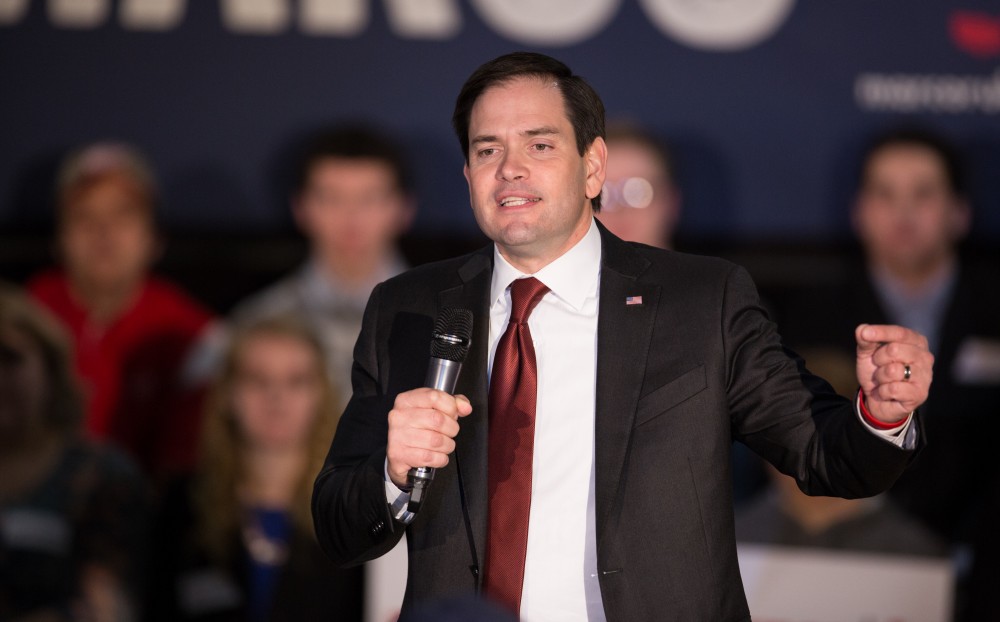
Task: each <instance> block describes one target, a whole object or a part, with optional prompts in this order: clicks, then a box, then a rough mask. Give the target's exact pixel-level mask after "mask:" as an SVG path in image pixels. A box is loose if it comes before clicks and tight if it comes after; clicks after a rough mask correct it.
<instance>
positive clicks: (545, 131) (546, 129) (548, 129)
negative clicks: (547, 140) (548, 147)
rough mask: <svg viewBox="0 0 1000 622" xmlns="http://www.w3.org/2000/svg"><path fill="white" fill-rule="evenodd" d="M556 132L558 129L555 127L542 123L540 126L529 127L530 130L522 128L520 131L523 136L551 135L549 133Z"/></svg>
mask: <svg viewBox="0 0 1000 622" xmlns="http://www.w3.org/2000/svg"><path fill="white" fill-rule="evenodd" d="M558 133H559V130H558V129H556V128H554V127H552V126H549V125H543V126H542V127H536V128H533V129H530V130H524V131H523V132H521V134H522V135H524V136H548V135H551V134H558Z"/></svg>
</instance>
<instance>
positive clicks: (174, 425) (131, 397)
mask: <svg viewBox="0 0 1000 622" xmlns="http://www.w3.org/2000/svg"><path fill="white" fill-rule="evenodd" d="M57 184H58V185H57V193H56V203H57V237H56V242H57V248H58V253H59V258H60V259H61V264H62V265H61V267H60V268H57V269H51V270H47V271H45V272H43V273H41V274H39V275H37V276H35V277H34V278H33V279H31V281H30V282H29V283H28V289H29V290H30V292H31V294H32V295H33V296H34V297H35V298H36V299H37V300H38V301H39V302H41V303H42V304H43V305H44V306H46V307H48V308H49V309H50V310H51V311H52V312H53V313H54V314H55V315H56V316H57V317H58V318H59V319H60V320H62V322H63V323H64V324H65V325H66V327H67V328H68V329H69V331H70V334H71V335H72V338H73V341H74V342H75V350H76V351H75V363H76V369H77V372H78V373H79V375H80V376H81V378H82V380H83V382H84V389H85V403H86V416H85V420H84V422H85V428H86V430H87V432H88V433H89V434H90V435H92V436H93V437H96V438H102V439H109V440H112V441H114V442H116V443H118V444H120V445H121V446H122V447H123V448H125V449H126V450H127V451H128V452H129V453H131V455H132V456H133V457H134V458H135V459H136V460H137V461H138V462H139V463H140V464H141V465H142V466H143V467H144V468H145V470H146V471H147V472H148V473H149V474H150V475H151V476H153V478H154V479H156V480H161V479H162V478H163V477H164V476H165V474H166V473H169V472H172V471H176V470H184V469H186V468H188V467H190V466H191V464H192V463H193V461H194V454H195V447H196V439H195V438H194V437H195V435H196V431H197V429H198V428H197V425H198V422H197V413H198V411H199V408H198V405H197V404H198V401H199V399H198V395H199V390H198V388H197V387H198V384H199V382H198V381H197V378H196V376H197V374H196V373H195V372H194V368H195V365H194V352H195V350H196V348H195V345H196V344H197V343H198V342H199V340H200V339H201V338H203V337H205V336H207V334H208V333H209V331H207V330H206V329H207V328H208V327H209V326H210V325H212V315H211V314H210V312H209V311H208V310H207V309H205V308H204V307H202V305H200V304H199V303H197V302H196V301H194V300H193V299H192V298H191V297H190V296H188V295H187V294H186V293H184V292H183V291H181V290H180V289H179V288H178V287H177V286H175V285H173V284H171V283H169V282H167V281H165V280H163V279H161V278H159V277H156V276H153V275H152V274H151V273H150V271H151V267H152V265H153V263H154V262H155V260H156V259H157V257H158V255H159V252H160V242H159V239H158V236H157V228H156V217H155V212H156V207H157V203H158V201H159V197H158V193H157V187H156V182H155V180H154V177H153V174H152V172H151V169H150V167H149V166H148V165H147V163H146V162H145V160H144V158H143V157H142V156H141V155H140V154H139V153H138V152H137V151H136V150H135V149H133V148H132V147H129V146H127V145H124V144H117V143H97V144H92V145H89V146H86V147H84V148H82V149H81V150H79V151H77V152H76V153H74V154H72V155H70V156H69V158H68V159H67V160H66V161H65V162H64V164H63V166H62V168H61V170H60V172H59V177H58V182H57Z"/></svg>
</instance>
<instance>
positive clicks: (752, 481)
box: [0, 123, 1000, 622]
mask: <svg viewBox="0 0 1000 622" xmlns="http://www.w3.org/2000/svg"><path fill="white" fill-rule="evenodd" d="M607 142H608V145H609V161H608V167H607V171H608V178H607V180H606V184H605V188H604V198H603V207H602V209H601V212H600V213H599V214H598V218H599V219H600V220H601V221H602V222H603V223H604V224H605V225H606V226H607V227H608V228H609V229H610V230H611V231H612V232H614V233H616V234H617V235H619V236H621V237H623V238H625V239H628V240H632V241H636V242H641V243H644V244H648V245H652V246H658V247H663V248H673V247H674V232H675V229H676V226H677V224H678V222H679V221H680V220H681V219H682V218H683V216H682V205H683V193H682V191H681V190H682V189H681V188H680V187H679V184H678V181H677V178H676V174H675V162H674V155H673V154H672V153H671V151H670V149H669V148H668V146H667V144H666V143H665V142H664V141H663V140H662V139H661V137H658V136H656V135H654V134H652V133H650V132H648V131H646V130H644V129H643V128H641V127H639V126H636V125H632V124H628V123H613V124H611V125H609V127H608V136H607ZM295 170H296V171H297V175H296V177H295V186H294V192H293V193H292V197H291V200H290V209H291V212H292V215H293V217H294V222H295V224H296V226H297V227H298V229H299V230H300V231H301V232H302V234H303V235H304V237H305V239H306V240H307V243H308V246H309V253H308V258H307V259H306V261H305V262H304V264H303V265H301V266H300V267H298V268H297V269H296V270H295V271H294V272H292V273H291V274H289V275H287V276H285V277H284V278H282V279H281V280H280V281H278V282H277V283H274V284H273V285H270V286H269V287H267V288H266V289H264V290H263V291H260V292H258V293H256V294H254V295H252V296H250V297H249V298H248V299H246V300H244V301H242V302H240V303H239V304H237V305H236V306H235V307H234V308H233V309H232V311H231V312H230V313H229V314H228V315H227V316H226V317H220V316H218V315H216V313H215V312H213V310H211V309H209V308H207V307H206V306H205V305H204V304H202V303H201V302H199V301H198V300H196V299H194V298H193V297H192V296H191V295H190V294H188V293H187V292H185V290H184V289H183V288H182V287H180V286H179V285H178V284H176V283H172V282H170V281H169V280H166V279H165V278H163V277H161V276H159V275H157V273H156V272H155V269H154V268H155V265H156V262H157V259H158V257H159V256H160V254H161V253H162V250H163V241H162V240H163V237H162V231H161V228H160V227H159V226H158V224H157V223H158V220H159V214H160V213H161V211H162V206H161V205H160V193H159V190H158V187H157V181H156V175H155V173H154V171H153V170H152V169H151V167H150V166H149V164H148V163H147V161H146V160H145V158H144V156H143V154H142V153H141V152H140V151H139V150H138V149H136V148H135V147H133V146H130V145H127V144H121V143H113V142H107V143H98V144H92V145H86V146H82V147H81V148H80V149H79V150H77V151H75V152H73V153H70V154H68V155H67V157H66V159H65V161H64V163H63V165H62V167H61V168H60V170H59V173H58V176H57V178H56V179H55V180H53V184H54V187H55V193H54V197H55V205H54V209H55V222H56V230H55V233H54V238H53V239H54V246H55V248H56V249H57V256H58V262H57V265H56V266H54V267H52V268H50V269H46V270H44V271H42V272H39V273H38V274H36V275H34V276H32V277H31V278H30V279H29V280H28V281H27V282H25V283H23V284H19V285H15V284H2V286H0V473H2V474H3V476H2V477H0V620H11V621H47V620H86V621H91V620H93V621H104V620H115V621H118V620H146V619H149V620H255V621H265V620H320V619H322V620H362V619H364V615H365V612H364V608H365V602H364V601H365V592H366V586H365V583H366V580H367V581H371V580H372V577H371V576H368V577H367V579H366V576H365V574H364V572H363V569H361V568H352V569H341V568H337V567H334V566H333V565H332V563H330V562H329V561H328V560H327V559H326V558H325V557H324V555H323V554H322V552H321V551H320V549H319V546H318V544H317V542H316V540H315V537H314V535H313V527H312V517H311V515H310V510H309V507H310V495H311V491H312V482H313V478H314V477H315V475H316V473H317V472H318V470H319V467H320V465H321V464H322V461H323V459H324V457H325V454H326V451H327V450H328V448H329V445H330V440H331V439H332V437H333V434H334V431H335V429H336V426H337V421H338V417H339V415H340V412H341V411H342V410H343V408H344V406H345V405H346V403H347V401H348V400H349V399H350V397H351V379H350V376H351V361H352V351H353V346H354V341H355V339H356V337H357V334H358V331H359V329H360V326H361V321H362V316H363V313H364V310H365V304H366V302H367V300H368V296H369V294H370V292H371V291H372V289H373V288H374V287H375V285H377V284H378V283H379V282H381V281H383V280H385V279H388V278H390V277H392V276H394V275H396V274H398V273H400V272H402V271H403V270H405V269H406V268H407V267H408V266H407V263H406V260H405V259H404V258H403V255H402V253H401V252H400V250H399V240H400V238H401V236H403V235H404V234H405V233H406V231H407V229H408V227H409V225H410V223H411V222H412V220H413V217H414V214H415V211H416V208H417V198H416V197H415V195H414V192H413V187H412V184H411V179H410V175H409V171H408V167H407V163H406V161H405V158H404V156H403V152H402V150H401V149H400V147H399V146H398V145H397V144H396V143H395V142H394V141H393V140H392V138H391V137H388V136H385V135H383V134H382V133H381V132H379V131H377V130H374V129H372V128H370V127H365V126H360V125H345V126H337V127H333V128H329V129H325V130H321V131H318V132H316V133H315V134H314V135H313V136H311V137H310V139H309V140H307V141H306V142H305V143H304V144H303V145H302V146H301V149H300V153H299V155H298V160H297V162H295ZM844 208H845V210H850V215H851V221H852V224H853V230H854V231H855V233H856V235H857V240H858V242H859V248H860V249H861V251H862V252H861V253H860V254H859V256H857V257H856V258H854V259H855V261H854V269H853V271H852V272H851V273H850V275H849V277H848V278H847V279H845V280H844V281H843V283H842V285H841V286H838V287H833V288H831V287H826V286H825V287H823V288H818V291H812V289H811V288H804V289H802V291H798V292H796V294H795V295H794V296H791V297H790V298H789V300H787V301H783V302H782V304H780V305H774V306H773V308H772V309H771V312H772V315H773V316H774V318H775V320H776V321H777V322H778V325H779V332H781V334H782V335H783V336H784V339H785V342H786V345H787V347H789V348H791V349H793V350H795V351H796V352H798V353H799V354H800V355H801V356H803V357H804V358H805V360H806V363H807V365H808V366H809V367H810V369H812V370H813V371H815V372H817V373H818V374H819V375H820V376H822V377H824V378H827V379H828V380H829V381H830V382H831V383H832V384H833V385H834V388H835V389H837V390H838V392H841V393H843V394H844V395H847V396H849V397H853V396H854V394H855V392H856V388H857V380H856V379H855V378H854V347H855V346H854V341H853V334H854V327H855V326H856V325H857V324H859V323H862V322H867V323H896V324H902V325H904V326H907V327H910V328H913V329H916V330H918V331H920V332H921V333H923V334H924V335H926V336H927V337H928V340H929V342H930V347H931V350H932V352H933V353H934V355H935V357H936V363H935V372H934V383H933V385H932V387H931V393H930V398H929V400H928V402H927V404H926V405H925V406H924V407H923V409H922V410H923V418H922V421H923V425H924V430H923V433H925V434H926V435H927V439H928V444H927V447H926V449H924V450H923V451H922V453H921V455H920V456H919V457H918V458H917V459H916V461H915V462H914V464H913V466H912V468H911V469H909V470H908V471H907V472H906V473H905V474H904V476H903V477H902V478H901V479H900V481H899V482H898V484H897V485H896V486H895V487H894V488H893V489H892V490H891V491H890V492H889V493H887V494H885V495H882V496H880V497H876V498H873V499H859V500H844V499H832V498H823V497H807V496H806V495H804V494H803V493H801V492H800V491H799V490H798V488H797V487H796V486H795V484H794V481H793V480H792V479H791V478H788V477H786V476H783V475H780V474H778V473H777V472H775V471H773V470H771V469H765V468H764V467H763V465H762V463H760V462H758V461H756V460H755V459H754V458H752V457H749V456H748V455H747V454H746V453H745V452H741V451H740V450H739V449H738V448H736V449H734V464H735V465H736V471H735V472H736V486H737V488H738V490H737V491H736V492H737V494H736V498H737V499H738V500H740V501H739V506H738V507H737V520H736V526H735V528H736V533H737V537H738V539H739V540H740V541H741V542H746V543H753V544H760V545H767V546H776V547H794V548H801V549H806V550H837V551H855V552H864V553H869V554H875V555H882V556H888V557H892V558H898V557H900V556H903V557H906V558H935V559H942V560H946V561H947V563H948V564H949V567H950V568H951V572H952V577H953V579H952V580H953V588H954V589H953V594H954V598H953V603H954V604H953V606H954V610H955V619H957V620H984V619H991V616H992V615H993V614H992V613H991V610H992V607H991V606H990V604H989V602H988V598H989V596H991V591H992V590H993V589H994V588H995V586H997V585H1000V550H998V546H997V542H998V541H1000V540H998V539H997V538H995V537H993V535H992V533H991V528H992V526H993V525H994V524H996V523H997V522H998V521H1000V463H998V462H997V461H996V460H995V459H994V458H993V456H992V452H991V444H992V441H993V440H994V439H995V438H996V437H997V432H1000V419H998V418H997V417H996V409H997V404H998V403H1000V290H998V288H997V287H996V285H995V283H996V274H995V270H993V271H992V272H991V271H986V272H985V273H982V274H980V273H977V272H976V271H975V270H974V269H973V267H971V266H966V265H964V264H963V262H962V255H961V253H960V252H959V251H960V245H961V243H962V240H963V239H964V238H965V236H966V235H967V233H968V232H969V228H970V223H971V221H972V219H971V213H972V206H971V205H970V204H969V202H968V200H967V197H966V194H965V187H964V178H963V163H962V156H961V154H960V153H958V152H957V151H956V149H955V148H954V146H952V145H951V144H949V143H948V142H947V141H946V140H944V139H943V138H941V137H940V136H938V135H936V134H934V133H932V132H930V131H927V130H925V129H921V128H899V129H892V130H890V131H887V132H886V133H884V134H882V135H879V136H877V137H873V139H872V141H871V142H870V143H869V146H868V149H867V150H866V152H865V153H864V156H863V158H862V159H861V161H859V162H858V178H857V188H856V193H855V196H854V200H853V202H852V204H851V205H849V206H844ZM455 209H466V207H465V206H456V207H455ZM678 250H681V251H683V250H684V249H683V248H680V249H678ZM400 594H401V591H400ZM887 596H888V597H896V598H899V597H902V598H905V597H906V595H905V594H903V595H895V596H893V595H887ZM442 619H443V618H442ZM380 622H381V621H380Z"/></svg>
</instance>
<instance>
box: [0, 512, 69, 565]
mask: <svg viewBox="0 0 1000 622" xmlns="http://www.w3.org/2000/svg"><path fill="white" fill-rule="evenodd" d="M0 537H2V538H3V541H4V544H5V545H6V546H7V547H8V548H10V549H16V550H21V551H32V552H38V553H48V554H50V555H69V552H70V547H71V545H72V529H71V528H70V525H69V523H68V522H67V521H66V519H65V518H63V517H62V516H60V515H59V514H56V513H54V512H48V511H45V510H39V509H35V508H11V509H8V510H4V511H3V512H0Z"/></svg>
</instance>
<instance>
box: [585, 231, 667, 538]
mask: <svg viewBox="0 0 1000 622" xmlns="http://www.w3.org/2000/svg"><path fill="white" fill-rule="evenodd" d="M600 229H601V238H602V243H603V255H602V260H601V287H600V301H599V310H598V318H597V403H596V413H595V417H596V422H595V425H596V430H595V433H596V440H595V443H594V444H595V462H596V464H595V488H596V495H597V498H596V513H597V525H596V526H597V540H598V550H600V542H601V540H602V536H603V533H604V530H605V529H606V528H607V524H608V519H609V517H610V515H611V510H612V508H613V507H614V504H615V497H616V496H617V494H618V491H619V488H620V487H619V481H620V479H621V476H622V469H623V468H624V466H625V461H626V459H627V457H628V447H629V439H630V438H631V433H632V424H633V420H634V418H635V413H636V405H637V404H638V401H639V394H640V391H641V389H642V381H643V376H644V372H645V367H646V357H647V355H648V350H649V344H650V342H651V337H652V331H653V322H654V320H655V318H656V311H657V305H658V304H659V298H660V286H659V285H657V284H655V283H647V282H642V281H641V280H639V278H638V277H639V275H640V274H641V273H642V272H643V271H644V270H645V269H646V267H647V266H648V265H649V261H648V260H646V259H644V258H643V257H641V256H640V255H639V254H638V253H636V252H635V250H634V249H633V248H632V247H631V246H629V245H628V244H626V243H625V242H622V241H621V240H620V239H618V238H617V237H615V236H613V235H612V234H610V233H608V231H607V229H605V228H604V227H603V226H601V227H600ZM629 297H632V300H631V304H629V303H628V301H627V298H629Z"/></svg>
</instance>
